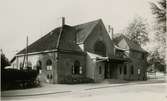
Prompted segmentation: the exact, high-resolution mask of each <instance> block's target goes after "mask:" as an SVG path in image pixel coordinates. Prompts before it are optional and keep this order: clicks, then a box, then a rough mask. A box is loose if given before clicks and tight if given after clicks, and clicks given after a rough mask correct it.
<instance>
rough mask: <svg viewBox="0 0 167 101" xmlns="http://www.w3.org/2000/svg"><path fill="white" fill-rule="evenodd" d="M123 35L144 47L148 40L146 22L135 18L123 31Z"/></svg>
mask: <svg viewBox="0 0 167 101" xmlns="http://www.w3.org/2000/svg"><path fill="white" fill-rule="evenodd" d="M125 34H126V35H127V36H128V37H129V38H130V39H131V40H132V41H135V42H137V43H139V44H140V45H145V44H146V42H148V41H149V39H148V28H147V23H146V21H145V20H144V19H143V18H141V17H136V18H134V19H133V21H132V22H131V23H130V24H129V25H128V27H127V28H126V29H125Z"/></svg>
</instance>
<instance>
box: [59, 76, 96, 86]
mask: <svg viewBox="0 0 167 101" xmlns="http://www.w3.org/2000/svg"><path fill="white" fill-rule="evenodd" d="M93 82H94V81H93V79H91V78H88V77H85V76H82V75H68V76H65V77H64V79H63V80H62V81H61V82H60V83H63V84H81V83H93Z"/></svg>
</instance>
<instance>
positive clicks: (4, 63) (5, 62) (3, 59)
mask: <svg viewBox="0 0 167 101" xmlns="http://www.w3.org/2000/svg"><path fill="white" fill-rule="evenodd" d="M6 66H10V62H9V60H8V59H7V58H6V56H5V55H4V54H3V53H2V54H1V67H2V69H4V68H5V67H6Z"/></svg>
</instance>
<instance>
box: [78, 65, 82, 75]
mask: <svg viewBox="0 0 167 101" xmlns="http://www.w3.org/2000/svg"><path fill="white" fill-rule="evenodd" d="M82 69H83V68H82V67H81V66H80V67H79V74H82V72H83V70H82Z"/></svg>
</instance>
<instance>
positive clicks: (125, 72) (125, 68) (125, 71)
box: [124, 65, 127, 75]
mask: <svg viewBox="0 0 167 101" xmlns="http://www.w3.org/2000/svg"><path fill="white" fill-rule="evenodd" d="M126 74H127V66H126V65H125V66H124V75H126Z"/></svg>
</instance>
